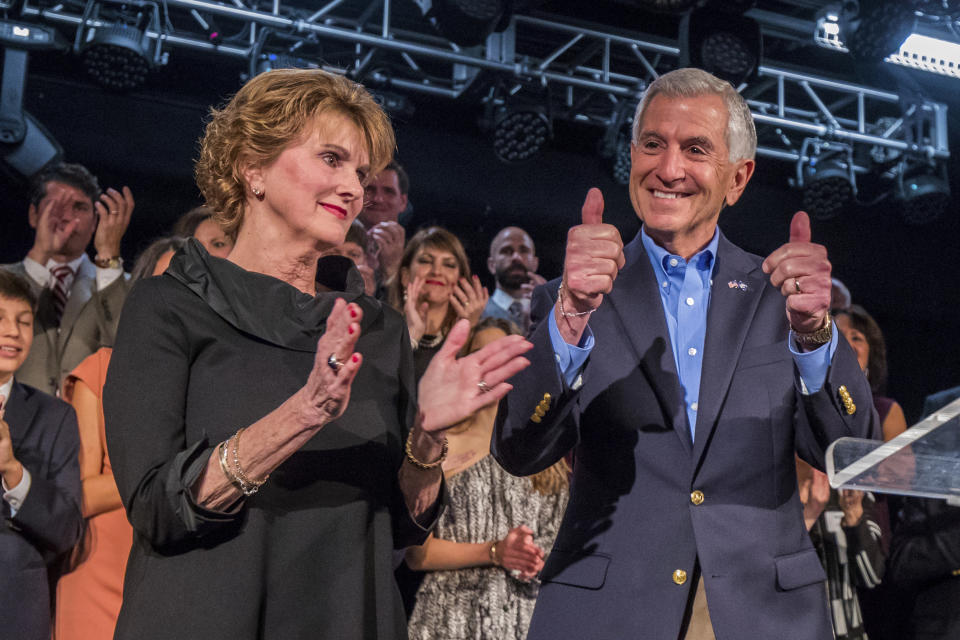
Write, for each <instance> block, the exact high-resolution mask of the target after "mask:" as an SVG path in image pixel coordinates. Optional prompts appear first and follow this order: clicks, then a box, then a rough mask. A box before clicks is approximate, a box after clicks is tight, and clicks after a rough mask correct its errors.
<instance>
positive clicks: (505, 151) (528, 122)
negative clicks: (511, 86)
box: [493, 105, 553, 163]
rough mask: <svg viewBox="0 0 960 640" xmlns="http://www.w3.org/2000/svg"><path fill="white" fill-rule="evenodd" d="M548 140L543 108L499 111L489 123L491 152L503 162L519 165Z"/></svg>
mask: <svg viewBox="0 0 960 640" xmlns="http://www.w3.org/2000/svg"><path fill="white" fill-rule="evenodd" d="M552 136H553V127H552V125H551V123H550V117H549V115H548V114H547V109H546V107H542V106H535V105H516V106H504V107H500V108H499V109H498V110H497V114H496V116H495V118H494V122H493V151H494V153H496V154H497V157H498V158H500V160H502V161H503V162H507V163H513V162H522V161H524V160H529V159H530V158H532V157H533V156H535V155H536V154H537V153H539V152H540V150H541V149H542V148H543V145H544V144H546V142H547V140H549V139H550V138H551V137H552Z"/></svg>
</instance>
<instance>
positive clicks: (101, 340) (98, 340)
mask: <svg viewBox="0 0 960 640" xmlns="http://www.w3.org/2000/svg"><path fill="white" fill-rule="evenodd" d="M0 268H2V269H7V270H8V271H12V272H13V273H16V274H17V275H19V276H22V277H23V278H25V279H26V280H27V282H29V283H30V288H31V289H33V292H34V294H36V296H37V298H38V299H39V301H40V302H39V304H38V309H37V314H36V318H35V320H34V325H33V336H34V337H33V346H32V347H31V349H30V355H29V356H28V357H27V359H26V361H25V362H24V363H23V366H22V367H20V370H19V371H17V380H20V381H21V382H23V383H24V384H28V385H30V386H31V387H36V388H37V389H40V390H41V391H45V392H47V393H49V394H51V395H58V391H59V390H60V385H61V384H62V383H63V379H64V378H66V377H67V376H68V375H69V374H70V372H71V371H73V370H74V369H75V368H76V366H77V365H78V364H80V363H81V362H83V360H84V359H85V358H86V357H87V356H89V355H90V354H91V353H93V352H95V351H97V350H98V349H100V348H101V347H112V346H113V341H114V339H115V338H116V335H117V324H118V323H119V321H120V310H121V309H122V308H123V301H124V299H125V298H126V297H127V291H128V290H129V289H130V282H129V276H128V275H127V274H124V275H122V276H120V277H119V278H117V279H116V280H115V281H114V282H112V283H110V285H109V286H108V287H107V288H105V289H104V290H103V291H97V268H96V266H94V264H93V263H92V262H91V261H90V260H89V259H85V260H84V261H83V262H81V263H80V268H79V269H78V270H77V274H76V276H75V277H74V279H73V285H72V286H71V287H70V297H69V298H68V299H67V305H66V307H64V309H63V317H62V318H61V320H60V325H59V328H60V331H57V329H58V325H57V321H56V317H55V316H54V314H53V304H52V294H51V292H50V289H49V288H48V287H41V286H40V285H38V284H37V283H36V282H34V280H33V278H31V277H30V276H29V275H28V274H27V270H26V268H24V266H23V262H16V263H14V264H6V265H0Z"/></svg>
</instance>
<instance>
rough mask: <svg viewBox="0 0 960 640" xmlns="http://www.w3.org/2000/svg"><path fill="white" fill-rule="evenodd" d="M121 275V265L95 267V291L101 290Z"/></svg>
mask: <svg viewBox="0 0 960 640" xmlns="http://www.w3.org/2000/svg"><path fill="white" fill-rule="evenodd" d="M122 275H123V266H119V267H111V268H110V269H104V268H102V267H97V291H103V290H104V289H106V288H107V287H109V286H110V285H111V284H113V283H114V282H116V281H117V278H119V277H120V276H122Z"/></svg>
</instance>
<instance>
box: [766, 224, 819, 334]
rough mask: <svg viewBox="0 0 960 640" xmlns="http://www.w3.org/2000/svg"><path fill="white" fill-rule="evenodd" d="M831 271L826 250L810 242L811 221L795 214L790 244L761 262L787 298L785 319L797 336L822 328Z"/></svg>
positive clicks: (774, 283) (781, 247) (791, 225)
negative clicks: (788, 321)
mask: <svg viewBox="0 0 960 640" xmlns="http://www.w3.org/2000/svg"><path fill="white" fill-rule="evenodd" d="M830 270H831V266H830V261H829V260H827V249H826V247H824V246H823V245H820V244H815V243H813V242H810V218H809V217H808V216H807V214H806V213H804V212H803V211H798V212H797V213H796V214H794V216H793V220H791V221H790V241H789V242H787V243H786V244H784V245H782V246H780V248H779V249H777V250H776V251H774V252H773V253H771V254H770V255H769V256H767V259H766V260H764V261H763V272H764V273H767V274H770V283H771V284H772V285H773V286H775V287H777V288H778V289H780V292H781V293H783V295H784V296H786V298H787V318H788V319H789V320H790V326H791V327H792V328H793V330H794V331H796V332H797V333H801V334H803V333H813V332H814V331H817V330H818V329H821V328H822V327H823V326H824V325H825V323H826V317H827V311H828V310H829V309H830V286H831V285H830Z"/></svg>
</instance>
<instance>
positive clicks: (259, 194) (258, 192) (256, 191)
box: [253, 187, 267, 202]
mask: <svg viewBox="0 0 960 640" xmlns="http://www.w3.org/2000/svg"><path fill="white" fill-rule="evenodd" d="M253 195H254V197H256V199H257V200H259V201H260V202H263V198H264V197H265V196H266V195H267V194H265V193H264V192H263V191H261V190H260V189H257V188H256V187H254V188H253Z"/></svg>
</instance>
